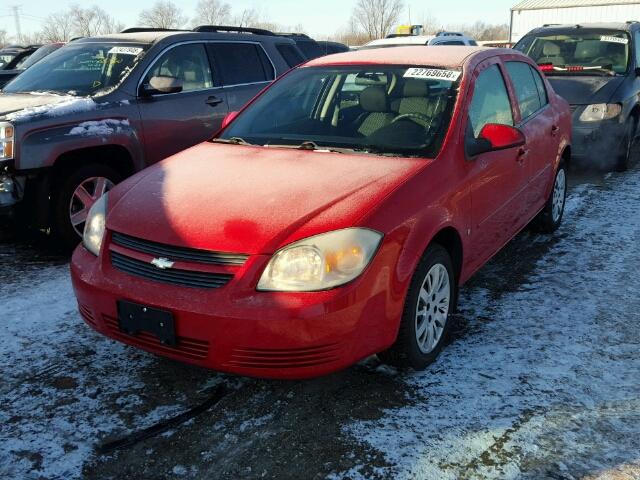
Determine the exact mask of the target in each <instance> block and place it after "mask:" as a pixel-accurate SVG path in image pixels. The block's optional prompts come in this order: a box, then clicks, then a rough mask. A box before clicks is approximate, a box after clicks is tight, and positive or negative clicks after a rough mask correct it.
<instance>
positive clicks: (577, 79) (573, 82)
mask: <svg viewBox="0 0 640 480" xmlns="http://www.w3.org/2000/svg"><path fill="white" fill-rule="evenodd" d="M547 79H548V80H549V83H551V86H552V87H553V89H554V90H555V92H556V93H557V94H558V95H560V96H561V97H562V98H564V99H565V100H566V101H567V102H569V104H570V105H591V104H594V103H609V101H610V100H611V97H612V95H613V93H614V92H615V91H616V90H617V89H618V87H619V86H620V85H621V84H622V82H623V81H624V79H625V77H595V76H593V77H592V76H577V75H576V76H562V77H561V76H548V77H547Z"/></svg>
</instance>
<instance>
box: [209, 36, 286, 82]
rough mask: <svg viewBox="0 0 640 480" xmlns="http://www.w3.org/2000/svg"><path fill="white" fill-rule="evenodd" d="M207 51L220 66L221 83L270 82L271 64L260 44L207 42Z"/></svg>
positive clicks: (271, 77)
mask: <svg viewBox="0 0 640 480" xmlns="http://www.w3.org/2000/svg"><path fill="white" fill-rule="evenodd" d="M207 48H208V49H209V53H210V54H211V55H213V60H214V61H215V64H216V65H217V66H218V68H220V72H221V74H222V83H223V85H226V86H229V85H242V84H246V83H261V82H270V81H272V80H274V79H275V72H274V71H273V65H272V64H271V61H270V60H269V58H268V57H267V54H266V53H264V50H263V49H262V47H261V46H260V45H256V44H254V43H241V42H233V43H232V42H228V43H218V42H216V43H209V44H208V45H207Z"/></svg>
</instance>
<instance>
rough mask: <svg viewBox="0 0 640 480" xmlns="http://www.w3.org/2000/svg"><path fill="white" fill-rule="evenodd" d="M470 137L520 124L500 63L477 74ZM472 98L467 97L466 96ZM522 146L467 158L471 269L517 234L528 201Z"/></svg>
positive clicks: (489, 63) (490, 64) (470, 106)
mask: <svg viewBox="0 0 640 480" xmlns="http://www.w3.org/2000/svg"><path fill="white" fill-rule="evenodd" d="M474 78H475V81H474V87H473V91H472V92H470V94H471V100H470V101H469V103H468V110H467V115H468V123H467V129H466V135H467V136H470V137H473V138H478V136H479V134H480V131H481V130H482V128H483V127H484V126H485V125H487V124H489V123H497V124H503V125H510V126H513V125H514V124H515V121H516V120H517V117H516V111H515V109H514V105H513V103H512V98H511V96H510V94H509V90H508V88H507V83H506V82H505V77H504V71H503V69H502V66H501V64H500V63H499V60H498V59H497V58H494V59H490V60H488V61H486V62H483V63H482V64H481V65H479V67H478V68H477V69H476V71H475V73H474ZM468 98H469V97H468ZM521 154H522V152H521V149H520V148H519V147H515V148H508V149H504V150H498V151H493V152H487V153H483V154H480V155H477V156H475V157H472V158H468V160H467V165H468V169H469V180H470V181H469V185H470V195H471V222H472V225H471V239H472V241H471V250H472V251H471V252H470V253H471V256H470V258H471V264H472V268H474V269H475V268H477V267H478V266H479V265H481V264H483V263H484V262H485V261H486V260H487V259H488V258H489V257H491V256H492V255H493V254H494V253H495V252H496V251H498V249H500V248H501V247H502V246H503V245H504V244H505V243H506V242H507V241H508V240H509V239H510V238H511V237H512V236H513V235H514V233H515V230H514V225H515V224H516V223H517V222H518V221H519V218H520V216H521V212H522V208H523V205H522V204H523V202H526V191H527V190H526V187H527V179H528V174H527V168H526V165H525V164H524V162H523V160H522V158H521Z"/></svg>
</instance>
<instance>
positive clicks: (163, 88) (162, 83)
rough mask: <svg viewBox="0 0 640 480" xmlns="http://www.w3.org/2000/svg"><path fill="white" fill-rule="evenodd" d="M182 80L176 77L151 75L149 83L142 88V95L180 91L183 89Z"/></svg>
mask: <svg viewBox="0 0 640 480" xmlns="http://www.w3.org/2000/svg"><path fill="white" fill-rule="evenodd" d="M182 88H183V85H182V80H180V79H178V78H175V77H166V76H157V77H151V79H150V80H149V83H145V84H143V85H142V87H141V88H140V94H141V95H142V96H148V95H162V94H167V93H179V92H181V91H182Z"/></svg>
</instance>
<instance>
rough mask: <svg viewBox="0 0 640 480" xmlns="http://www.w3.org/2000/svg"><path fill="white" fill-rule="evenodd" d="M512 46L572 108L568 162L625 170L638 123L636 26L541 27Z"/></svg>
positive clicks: (639, 34) (639, 39)
mask: <svg viewBox="0 0 640 480" xmlns="http://www.w3.org/2000/svg"><path fill="white" fill-rule="evenodd" d="M514 48H515V49H516V50H520V51H521V52H523V53H525V54H527V55H529V56H530V57H531V58H532V59H533V60H535V61H536V62H537V63H538V65H539V66H540V70H542V71H543V72H544V73H545V75H546V76H547V77H548V79H549V82H550V83H551V85H552V86H553V89H554V90H555V91H556V92H557V93H558V94H559V95H560V96H562V97H564V99H565V100H567V101H568V102H569V104H570V105H571V111H572V112H573V143H572V146H573V151H572V152H571V154H572V155H571V156H572V158H573V159H575V160H577V162H578V163H582V164H583V165H587V166H596V167H601V168H615V169H617V170H625V169H626V168H627V167H628V166H629V163H630V159H631V151H632V150H631V147H632V146H633V142H634V139H635V138H636V136H637V133H638V123H639V121H640V23H638V22H632V21H630V22H626V23H584V24H580V25H545V26H544V27H541V28H537V29H535V30H532V31H531V32H529V33H527V34H526V35H525V36H524V37H523V38H522V39H521V40H520V41H519V42H518V43H517V44H516V46H515V47H514Z"/></svg>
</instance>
